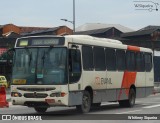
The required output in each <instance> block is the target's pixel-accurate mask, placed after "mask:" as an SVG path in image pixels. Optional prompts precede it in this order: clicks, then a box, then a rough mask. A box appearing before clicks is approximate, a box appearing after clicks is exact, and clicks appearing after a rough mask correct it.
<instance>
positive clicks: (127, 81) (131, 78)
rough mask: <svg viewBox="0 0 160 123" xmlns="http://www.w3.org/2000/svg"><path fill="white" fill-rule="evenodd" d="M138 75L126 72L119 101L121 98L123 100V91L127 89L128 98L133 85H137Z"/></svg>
mask: <svg viewBox="0 0 160 123" xmlns="http://www.w3.org/2000/svg"><path fill="white" fill-rule="evenodd" d="M136 75H137V72H129V71H125V72H124V74H123V80H122V85H121V90H120V92H119V95H118V100H120V98H121V95H122V90H123V89H125V94H126V96H127V97H128V95H129V88H130V87H131V85H135V81H136Z"/></svg>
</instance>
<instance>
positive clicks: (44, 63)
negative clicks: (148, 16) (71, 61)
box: [12, 48, 67, 85]
mask: <svg viewBox="0 0 160 123" xmlns="http://www.w3.org/2000/svg"><path fill="white" fill-rule="evenodd" d="M66 56H67V52H66V48H24V49H16V51H15V58H14V67H13V74H12V79H13V84H28V85H30V84H34V85H35V84H42V85H54V84H65V83H67V71H66V63H67V60H66ZM17 81H19V82H17Z"/></svg>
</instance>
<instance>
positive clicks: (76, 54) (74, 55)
mask: <svg viewBox="0 0 160 123" xmlns="http://www.w3.org/2000/svg"><path fill="white" fill-rule="evenodd" d="M80 77H81V54H80V51H79V50H75V49H70V50H69V82H77V81H78V80H79V79H80Z"/></svg>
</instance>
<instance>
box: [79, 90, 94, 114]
mask: <svg viewBox="0 0 160 123" xmlns="http://www.w3.org/2000/svg"><path fill="white" fill-rule="evenodd" d="M76 108H77V110H78V111H79V112H80V113H87V112H89V111H90V109H91V95H90V93H89V92H88V91H84V93H83V97H82V105H77V106H76Z"/></svg>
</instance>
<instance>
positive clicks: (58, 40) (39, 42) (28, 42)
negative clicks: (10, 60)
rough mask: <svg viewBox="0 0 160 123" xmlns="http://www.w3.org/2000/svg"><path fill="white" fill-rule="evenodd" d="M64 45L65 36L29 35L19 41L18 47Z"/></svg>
mask: <svg viewBox="0 0 160 123" xmlns="http://www.w3.org/2000/svg"><path fill="white" fill-rule="evenodd" d="M51 45H64V38H63V37H33V38H31V37H29V38H22V39H19V40H18V41H17V47H26V46H51Z"/></svg>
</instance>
